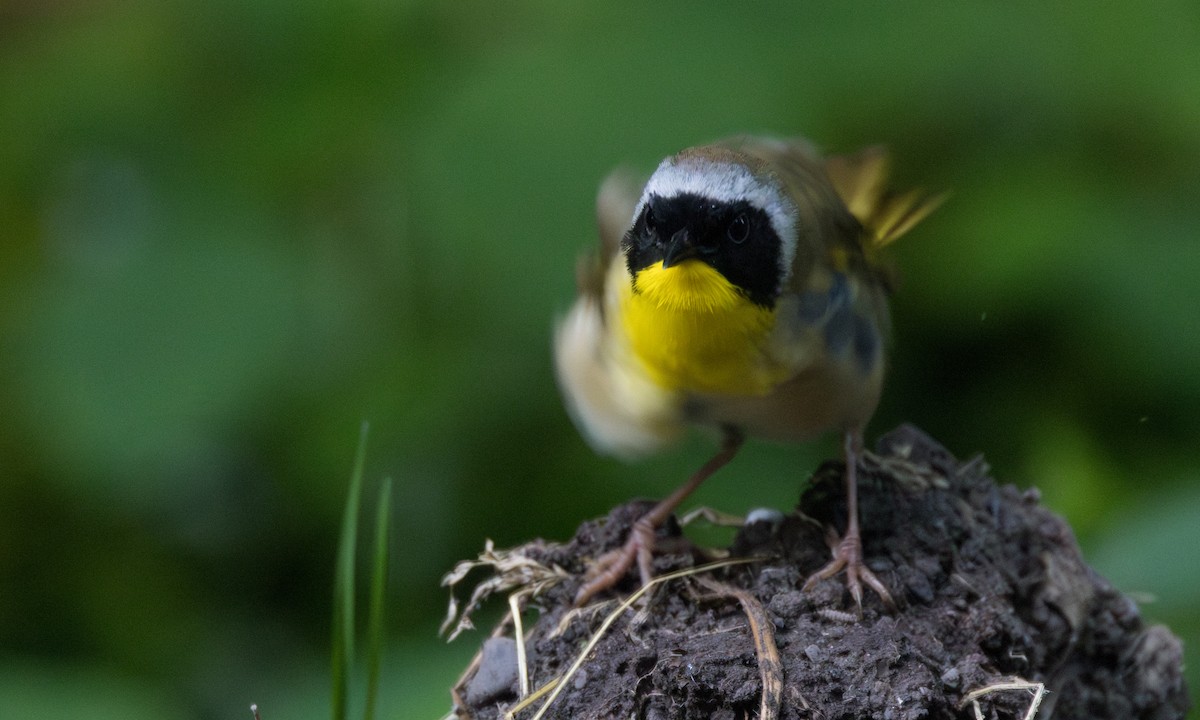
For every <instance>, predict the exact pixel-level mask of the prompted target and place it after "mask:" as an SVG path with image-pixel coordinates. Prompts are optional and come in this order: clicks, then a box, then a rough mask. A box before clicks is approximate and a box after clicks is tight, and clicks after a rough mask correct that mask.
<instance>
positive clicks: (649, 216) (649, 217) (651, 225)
mask: <svg viewBox="0 0 1200 720" xmlns="http://www.w3.org/2000/svg"><path fill="white" fill-rule="evenodd" d="M642 222H644V223H645V224H646V232H648V233H654V232H656V231H657V230H658V218H657V217H655V215H654V208H652V207H650V206H649V205H647V206H646V213H645V215H644V216H643V218H642Z"/></svg>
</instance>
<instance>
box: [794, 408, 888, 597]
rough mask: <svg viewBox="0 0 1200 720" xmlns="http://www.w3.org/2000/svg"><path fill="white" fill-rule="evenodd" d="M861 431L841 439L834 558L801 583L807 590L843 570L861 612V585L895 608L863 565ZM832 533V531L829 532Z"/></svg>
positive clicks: (872, 574)
mask: <svg viewBox="0 0 1200 720" xmlns="http://www.w3.org/2000/svg"><path fill="white" fill-rule="evenodd" d="M862 445H863V440H862V430H857V429H856V430H848V431H847V432H846V435H845V440H844V450H845V454H846V514H847V515H848V516H849V517H848V518H847V520H846V534H845V535H843V536H842V537H841V539H840V540H839V539H838V538H837V535H836V534H832V542H830V548H831V549H832V550H833V560H830V561H829V564H827V565H826V566H825V567H823V568H821V569H820V570H818V571H816V572H815V573H813V574H812V575H810V576H809V577H808V580H807V581H806V582H805V583H804V591H805V592H808V591H810V590H812V589H813V587H814V586H815V585H816V584H817V583H819V582H820V581H822V580H826V579H828V578H831V577H833V576H834V575H837V574H838V573H839V572H841V571H842V570H845V571H846V588H847V589H848V590H849V591H850V596H851V597H853V598H854V605H855V606H856V607H857V608H858V612H859V615H861V614H862V584H863V583H866V584H867V587H869V588H871V589H872V590H874V591H875V594H877V595H879V598H880V599H881V600H883V604H884V605H886V606H888V607H889V608H891V607H895V603H893V602H892V595H891V593H889V592H888V589H887V588H886V587H884V584H883V583H882V582H880V580H879V578H877V577H875V573H873V572H871V570H870V569H869V568H868V567H867V566H866V565H864V564H863V560H862V535H861V534H860V532H859V529H858V470H857V468H858V458H859V455H861V454H862ZM831 532H832V531H831Z"/></svg>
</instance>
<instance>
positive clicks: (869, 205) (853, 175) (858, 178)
mask: <svg viewBox="0 0 1200 720" xmlns="http://www.w3.org/2000/svg"><path fill="white" fill-rule="evenodd" d="M825 171H826V172H827V173H828V174H829V179H830V181H831V182H832V183H833V187H834V189H836V190H837V193H838V195H839V196H840V197H841V198H842V202H844V203H846V208H847V209H849V210H850V213H851V214H852V215H854V217H856V218H858V221H859V222H860V223H862V225H863V227H864V228H866V229H867V230H868V231H869V232H870V234H871V240H872V245H873V246H874V247H876V248H881V247H884V246H885V245H888V244H890V243H892V242H894V241H895V240H896V239H897V238H899V237H900V236H902V235H904V234H905V233H906V232H908V231H909V230H911V229H913V227H914V226H916V225H917V223H919V222H921V221H922V220H924V219H925V218H927V217H929V214H930V213H932V212H933V211H934V210H937V209H938V206H940V205H941V204H942V203H943V202H945V200H946V194H945V193H940V194H938V195H928V194H926V193H925V192H924V191H923V190H920V189H915V190H909V191H907V192H903V193H898V192H895V191H893V190H891V189H889V188H888V186H887V180H888V153H887V149H886V148H884V147H883V146H881V145H875V146H872V147H868V148H865V149H863V150H860V151H859V152H857V153H855V154H854V155H837V156H833V157H830V158H829V159H828V160H826V163H825Z"/></svg>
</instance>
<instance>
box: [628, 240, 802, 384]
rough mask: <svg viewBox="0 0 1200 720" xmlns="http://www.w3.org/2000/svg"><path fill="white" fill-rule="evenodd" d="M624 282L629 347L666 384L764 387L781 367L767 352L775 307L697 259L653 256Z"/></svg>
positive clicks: (776, 378) (779, 375)
mask: <svg viewBox="0 0 1200 720" xmlns="http://www.w3.org/2000/svg"><path fill="white" fill-rule="evenodd" d="M634 285H635V286H636V290H635V289H634V287H630V286H629V283H625V288H626V289H625V290H624V292H623V295H622V297H621V299H620V317H621V321H622V323H623V325H624V329H625V334H626V337H627V338H628V340H629V344H630V347H631V349H632V350H633V354H634V355H635V356H636V357H637V358H638V360H640V361H641V362H642V364H643V365H644V366H645V369H646V371H647V373H648V374H649V375H650V377H651V379H652V380H653V381H654V382H655V383H656V384H658V385H660V386H661V387H663V388H666V389H669V390H682V391H688V392H702V393H718V394H726V395H765V394H767V393H768V392H769V391H770V390H771V389H772V388H773V387H774V386H775V384H776V383H778V382H779V381H780V380H781V379H782V376H783V374H784V370H783V368H781V367H779V365H778V364H777V363H775V362H773V361H772V360H771V358H770V355H769V353H768V352H767V344H768V340H769V337H770V333H771V330H772V328H773V327H774V324H775V316H774V311H773V310H770V309H768V308H764V307H761V306H759V305H755V304H754V303H752V302H750V300H749V299H747V298H746V297H745V295H744V294H742V293H741V292H739V291H738V289H737V288H736V287H734V286H733V285H732V284H730V282H729V281H728V280H726V279H725V278H724V277H723V276H722V275H721V274H720V273H719V272H717V271H716V270H714V269H713V268H712V267H711V266H709V265H706V264H705V263H702V262H700V261H697V260H688V261H685V262H683V263H680V264H679V265H675V266H672V267H669V268H665V269H664V268H663V267H662V264H661V263H655V264H653V265H650V266H649V267H646V268H644V269H643V270H641V271H639V272H638V273H637V278H636V280H635V282H634Z"/></svg>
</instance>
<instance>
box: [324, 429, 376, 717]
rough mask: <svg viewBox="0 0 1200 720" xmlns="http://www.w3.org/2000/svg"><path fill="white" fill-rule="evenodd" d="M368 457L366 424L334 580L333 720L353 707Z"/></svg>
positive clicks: (344, 715)
mask: <svg viewBox="0 0 1200 720" xmlns="http://www.w3.org/2000/svg"><path fill="white" fill-rule="evenodd" d="M366 455H367V423H365V422H364V423H363V425H362V431H361V432H360V434H359V438H358V451H357V453H355V456H354V472H353V473H352V474H351V476H350V490H349V492H348V493H347V494H346V508H345V510H344V512H343V515H342V535H341V539H340V540H339V541H338V554H337V564H336V566H335V568H334V580H333V652H332V665H333V667H332V672H333V692H332V696H331V699H330V702H331V704H332V710H333V720H346V715H347V713H348V712H349V704H350V691H349V688H350V666H351V664H352V663H353V662H354V562H355V540H356V539H357V537H358V508H359V504H360V502H361V499H362V476H363V464H364V462H365V459H366Z"/></svg>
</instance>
